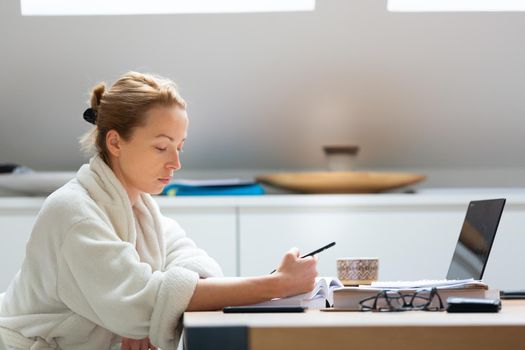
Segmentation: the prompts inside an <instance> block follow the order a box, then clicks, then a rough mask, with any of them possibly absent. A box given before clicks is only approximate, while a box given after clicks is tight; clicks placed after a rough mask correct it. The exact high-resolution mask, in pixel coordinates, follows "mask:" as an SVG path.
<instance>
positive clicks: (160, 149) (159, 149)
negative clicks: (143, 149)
mask: <svg viewBox="0 0 525 350" xmlns="http://www.w3.org/2000/svg"><path fill="white" fill-rule="evenodd" d="M155 148H156V149H157V150H158V151H161V152H163V151H165V150H167V149H168V148H166V147H164V148H163V147H155Z"/></svg>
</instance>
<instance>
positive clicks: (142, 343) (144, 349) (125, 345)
mask: <svg viewBox="0 0 525 350" xmlns="http://www.w3.org/2000/svg"><path fill="white" fill-rule="evenodd" d="M120 350H157V347H155V346H153V344H151V343H150V341H149V338H144V339H129V338H122V343H121V344H120Z"/></svg>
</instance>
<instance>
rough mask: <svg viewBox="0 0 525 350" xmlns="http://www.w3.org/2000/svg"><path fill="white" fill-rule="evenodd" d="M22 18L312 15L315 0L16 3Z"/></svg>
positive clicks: (59, 0) (37, 0)
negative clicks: (275, 13)
mask: <svg viewBox="0 0 525 350" xmlns="http://www.w3.org/2000/svg"><path fill="white" fill-rule="evenodd" d="M20 2H21V9H22V15H23V16H62V15H149V14H178V13H181V14H182V13H242V12H290V11H313V10H315V0H20Z"/></svg>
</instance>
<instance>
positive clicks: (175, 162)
mask: <svg viewBox="0 0 525 350" xmlns="http://www.w3.org/2000/svg"><path fill="white" fill-rule="evenodd" d="M181 167H182V166H181V164H180V157H179V153H178V152H175V155H174V156H173V159H172V160H171V162H169V163H168V164H167V168H168V169H171V170H173V171H177V170H179V169H180V168H181Z"/></svg>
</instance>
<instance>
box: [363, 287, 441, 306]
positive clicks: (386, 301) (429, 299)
mask: <svg viewBox="0 0 525 350" xmlns="http://www.w3.org/2000/svg"><path fill="white" fill-rule="evenodd" d="M359 305H360V307H361V311H411V310H422V311H441V310H444V307H443V301H442V300H441V297H440V296H439V294H438V292H437V289H436V288H432V289H430V290H429V289H420V290H417V291H415V292H408V293H402V292H400V291H396V290H383V291H381V292H379V293H378V294H377V295H375V296H373V297H369V298H366V299H363V300H361V301H360V302H359Z"/></svg>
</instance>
